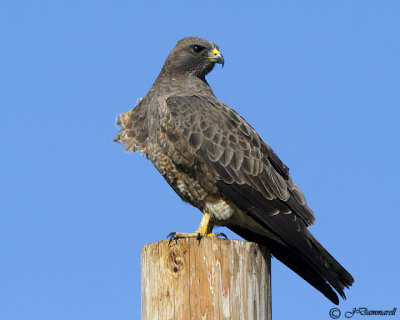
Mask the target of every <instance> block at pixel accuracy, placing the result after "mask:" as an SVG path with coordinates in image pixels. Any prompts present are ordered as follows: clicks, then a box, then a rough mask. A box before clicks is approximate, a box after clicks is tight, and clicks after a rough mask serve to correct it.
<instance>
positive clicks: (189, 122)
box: [115, 37, 354, 304]
mask: <svg viewBox="0 0 400 320" xmlns="http://www.w3.org/2000/svg"><path fill="white" fill-rule="evenodd" d="M216 63H219V64H222V65H223V64H224V58H223V56H222V55H221V53H220V52H219V48H218V46H217V45H216V44H215V43H213V42H210V41H208V40H205V39H202V38H198V37H187V38H183V39H182V40H180V41H178V43H177V44H176V46H175V47H174V48H173V50H172V51H171V53H170V54H169V55H168V57H167V59H166V61H165V63H164V66H163V67H162V70H161V72H160V74H159V76H158V77H157V79H156V80H155V82H154V84H153V86H152V87H151V89H150V91H149V92H148V93H147V94H146V96H145V97H144V98H143V99H141V100H140V101H139V102H138V104H137V105H136V106H135V107H134V108H133V109H132V110H130V111H128V112H125V113H122V114H121V115H119V116H118V119H117V125H119V126H120V127H121V130H120V132H119V134H118V135H117V136H116V137H115V141H117V142H119V143H121V144H122V145H123V146H124V148H125V150H126V151H133V152H135V151H137V150H138V151H140V152H141V154H142V155H145V156H146V157H147V158H148V159H149V160H150V161H151V162H152V163H153V164H154V166H155V167H156V168H157V170H158V171H159V172H160V173H161V174H162V176H163V177H164V179H165V180H166V181H167V182H168V184H169V185H170V186H171V187H172V189H174V191H175V192H176V193H177V194H178V195H179V196H180V197H181V199H182V200H183V201H186V202H188V203H190V204H191V205H193V206H195V207H196V208H198V209H199V210H200V211H201V212H202V213H203V218H202V220H201V222H200V226H199V228H198V229H197V230H196V231H195V232H194V233H173V235H172V237H173V238H174V239H178V238H182V237H212V236H216V235H215V234H212V233H211V232H212V229H213V227H214V226H216V225H217V226H225V227H227V228H229V229H230V230H232V231H233V232H235V233H236V234H238V235H239V236H241V237H242V238H244V239H246V240H249V241H253V242H256V243H258V244H261V245H264V246H266V247H268V248H269V249H270V251H271V253H272V254H273V255H274V256H275V257H276V258H277V259H279V260H280V261H281V262H283V263H284V264H285V265H287V266H288V267H289V268H290V269H292V270H293V271H294V272H296V273H297V274H298V275H300V276H301V277H302V278H303V279H304V280H306V281H307V282H308V283H310V284H311V285H312V286H314V287H315V288H316V289H317V290H319V291H320V292H322V293H323V294H324V295H325V296H326V297H327V298H328V299H329V300H330V301H332V302H333V303H335V304H338V303H339V299H338V297H337V295H336V293H335V292H334V290H333V289H335V290H336V291H337V293H339V294H340V296H341V297H342V298H343V299H345V294H344V292H343V290H344V288H349V286H351V285H352V283H353V282H354V280H353V277H352V276H351V275H350V274H349V273H348V272H347V271H346V270H345V269H344V268H343V267H342V266H341V265H340V264H339V263H338V262H337V261H336V260H335V259H334V258H333V257H332V256H331V255H330V254H329V253H328V251H327V250H326V249H325V248H324V247H323V246H322V245H321V244H320V243H319V242H318V241H317V240H316V239H315V238H314V237H313V236H312V235H311V233H310V232H309V231H308V229H307V227H308V226H310V225H312V224H313V223H314V221H315V218H314V215H313V212H312V211H311V209H310V208H309V207H308V205H307V203H306V201H305V199H304V196H303V193H302V192H301V191H300V189H299V188H298V187H297V186H296V185H295V184H294V183H293V181H292V179H291V178H290V176H289V168H288V167H287V166H286V165H285V164H283V163H282V161H281V160H280V159H279V158H278V156H277V155H276V154H275V152H274V151H273V150H272V149H271V148H270V147H269V145H268V144H267V143H266V142H264V140H263V139H262V138H261V137H260V136H259V135H258V134H257V132H256V131H255V130H254V129H253V128H252V127H251V126H250V125H249V124H248V123H247V122H246V120H245V119H243V118H242V117H241V116H240V115H239V114H238V113H236V112H235V111H234V110H233V109H231V108H230V107H229V106H227V105H226V104H224V103H223V102H221V101H220V100H218V99H217V98H216V97H215V95H214V93H213V91H212V90H211V88H210V86H209V84H208V83H207V81H206V79H205V76H206V75H207V74H208V73H209V72H210V71H211V70H212V69H213V68H214V65H215V64H216ZM332 288H333V289H332Z"/></svg>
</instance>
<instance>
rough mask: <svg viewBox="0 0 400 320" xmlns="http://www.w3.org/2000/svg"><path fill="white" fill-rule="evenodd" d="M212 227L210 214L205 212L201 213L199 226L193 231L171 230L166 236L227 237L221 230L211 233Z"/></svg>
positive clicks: (172, 238)
mask: <svg viewBox="0 0 400 320" xmlns="http://www.w3.org/2000/svg"><path fill="white" fill-rule="evenodd" d="M213 227H214V224H213V223H211V222H210V215H209V214H208V213H207V212H205V213H204V214H203V218H202V219H201V222H200V226H199V227H198V229H197V230H196V231H195V232H193V233H181V232H171V233H170V234H169V235H168V236H167V238H169V239H170V241H172V240H178V239H182V238H196V239H198V240H201V238H206V237H207V238H208V237H210V238H214V237H215V238H216V237H219V236H222V237H225V239H227V236H226V235H225V234H223V233H221V232H219V233H211V231H212V229H213Z"/></svg>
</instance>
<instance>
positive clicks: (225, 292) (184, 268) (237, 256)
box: [141, 238, 271, 320]
mask: <svg viewBox="0 0 400 320" xmlns="http://www.w3.org/2000/svg"><path fill="white" fill-rule="evenodd" d="M141 263H142V275H141V277H142V278H141V285H142V320H154V319H159V320H169V319H170V320H186V319H191V320H198V319H204V320H214V319H215V320H224V319H231V320H239V319H240V320H250V319H252V320H253V319H257V320H265V319H271V281H270V270H271V269H270V268H271V260H270V254H269V252H268V251H267V250H266V249H265V248H263V247H260V246H258V245H257V244H255V243H251V242H246V241H239V240H225V239H216V238H205V239H202V240H201V241H198V240H196V239H194V238H190V239H180V240H179V241H172V242H171V243H170V242H169V241H168V240H166V241H160V242H155V243H150V244H148V245H146V246H144V247H143V248H142V255H141Z"/></svg>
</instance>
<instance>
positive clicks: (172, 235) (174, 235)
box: [167, 232, 179, 245]
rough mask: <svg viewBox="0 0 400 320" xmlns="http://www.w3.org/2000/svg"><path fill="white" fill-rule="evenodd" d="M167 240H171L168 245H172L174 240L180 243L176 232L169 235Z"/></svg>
mask: <svg viewBox="0 0 400 320" xmlns="http://www.w3.org/2000/svg"><path fill="white" fill-rule="evenodd" d="M167 238H169V242H168V245H170V244H171V242H172V240H175V242H176V243H178V239H179V237H178V236H177V235H176V232H171V233H170V234H169V235H167Z"/></svg>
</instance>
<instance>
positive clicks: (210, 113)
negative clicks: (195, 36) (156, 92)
mask: <svg viewBox="0 0 400 320" xmlns="http://www.w3.org/2000/svg"><path fill="white" fill-rule="evenodd" d="M167 107H168V109H169V110H170V112H171V115H172V117H173V118H174V120H175V123H176V124H178V125H179V126H180V127H181V130H182V133H183V138H184V139H186V140H187V141H188V142H189V144H190V145H191V146H192V148H194V150H195V152H196V153H197V154H198V155H200V156H201V157H203V159H204V160H205V161H206V163H209V164H210V165H211V167H212V168H213V169H214V170H215V171H216V173H217V176H218V177H219V179H218V180H219V181H220V182H223V183H225V184H227V185H232V184H233V183H236V184H237V185H239V186H243V187H244V188H250V189H251V190H252V192H255V191H257V192H258V193H259V194H260V195H262V198H263V199H265V200H267V201H268V204H269V205H268V206H267V207H264V210H265V214H266V215H269V216H275V215H277V214H286V215H288V214H291V215H292V216H293V215H295V216H296V217H297V218H300V219H301V221H302V222H303V223H304V224H305V225H306V226H309V225H311V224H313V223H314V220H315V219H314V215H313V213H312V211H311V209H310V208H309V207H308V206H307V204H306V202H305V200H304V196H303V194H302V193H301V191H300V190H299V188H297V186H295V185H294V184H293V182H292V180H291V179H290V177H289V169H288V168H287V167H286V166H285V165H284V164H283V163H282V161H281V160H280V159H279V158H278V156H277V155H276V154H275V153H274V151H273V150H272V149H271V148H270V147H269V146H268V145H267V144H266V143H265V142H264V141H263V140H262V139H261V138H260V136H259V135H258V134H257V133H256V131H255V130H254V129H253V128H252V127H251V126H250V125H249V124H248V123H247V122H246V120H244V119H243V118H242V117H241V116H240V115H238V114H237V113H236V112H235V111H233V110H232V109H231V108H229V107H228V106H226V105H224V104H223V103H222V102H220V101H219V100H217V99H215V98H213V97H204V96H185V97H179V96H178V97H170V98H168V99H167ZM250 189H249V190H250ZM243 191H244V190H243ZM250 199H251V198H250ZM254 200H256V199H254ZM290 219H291V220H292V219H293V218H292V217H291V218H290Z"/></svg>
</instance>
